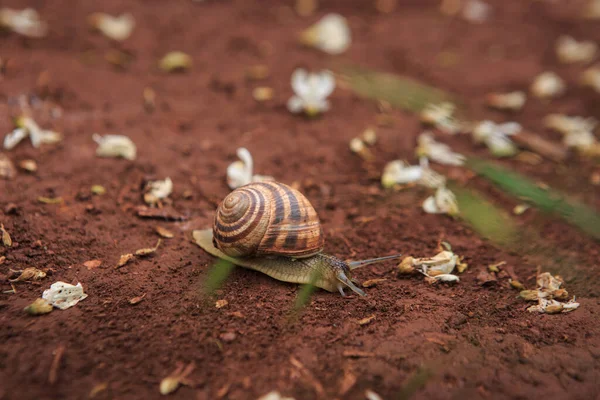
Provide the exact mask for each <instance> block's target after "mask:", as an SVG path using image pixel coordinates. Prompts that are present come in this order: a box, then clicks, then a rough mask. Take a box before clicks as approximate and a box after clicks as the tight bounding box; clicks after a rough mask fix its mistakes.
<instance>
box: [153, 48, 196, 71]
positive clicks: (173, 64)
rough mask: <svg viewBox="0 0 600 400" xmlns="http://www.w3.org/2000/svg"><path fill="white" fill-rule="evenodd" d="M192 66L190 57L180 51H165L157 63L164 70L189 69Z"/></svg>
mask: <svg viewBox="0 0 600 400" xmlns="http://www.w3.org/2000/svg"><path fill="white" fill-rule="evenodd" d="M191 66H192V57H190V56H189V55H188V54H186V53H184V52H182V51H171V52H169V53H167V54H166V55H165V56H164V57H163V58H162V59H161V60H160V63H159V67H160V69H162V70H163V71H166V72H177V71H184V70H186V69H189V68H190V67H191Z"/></svg>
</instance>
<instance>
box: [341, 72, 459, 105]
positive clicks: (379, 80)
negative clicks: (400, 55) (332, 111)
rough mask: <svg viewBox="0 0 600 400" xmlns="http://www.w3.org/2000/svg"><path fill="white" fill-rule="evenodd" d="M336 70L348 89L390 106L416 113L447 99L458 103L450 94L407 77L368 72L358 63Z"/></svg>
mask: <svg viewBox="0 0 600 400" xmlns="http://www.w3.org/2000/svg"><path fill="white" fill-rule="evenodd" d="M339 70H340V72H341V74H342V77H343V78H344V79H345V80H346V82H347V83H348V84H349V86H350V88H351V89H352V90H353V91H354V92H356V93H357V94H358V95H359V96H363V97H367V98H370V99H375V100H384V101H386V102H388V103H390V105H392V106H393V107H399V108H402V109H404V110H407V111H411V112H419V111H421V110H422V109H423V108H424V107H425V106H426V105H427V104H430V103H432V104H439V103H442V102H447V101H449V102H452V103H454V104H457V99H456V98H454V97H453V96H452V95H450V94H449V93H446V92H444V91H442V90H440V89H438V88H435V87H433V86H429V85H426V84H424V83H421V82H418V81H416V80H414V79H411V78H408V77H403V76H398V75H394V74H386V73H381V72H376V71H370V70H368V69H365V68H360V67H357V66H344V67H341V68H340V69H339Z"/></svg>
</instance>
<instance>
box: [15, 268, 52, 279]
mask: <svg viewBox="0 0 600 400" xmlns="http://www.w3.org/2000/svg"><path fill="white" fill-rule="evenodd" d="M17 272H20V275H19V276H18V277H16V278H15V279H10V282H25V281H39V280H40V279H44V278H45V277H46V273H45V272H44V271H42V270H41V269H37V268H33V267H29V268H25V269H24V270H22V271H17Z"/></svg>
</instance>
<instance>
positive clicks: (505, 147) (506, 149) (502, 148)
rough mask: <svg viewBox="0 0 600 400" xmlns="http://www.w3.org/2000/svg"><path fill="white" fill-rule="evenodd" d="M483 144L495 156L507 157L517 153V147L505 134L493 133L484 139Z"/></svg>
mask: <svg viewBox="0 0 600 400" xmlns="http://www.w3.org/2000/svg"><path fill="white" fill-rule="evenodd" d="M485 144H486V145H487V147H488V148H489V149H490V151H491V152H492V154H493V155H494V156H496V157H507V156H512V155H514V154H516V153H517V147H516V146H515V145H514V143H513V142H512V141H511V140H510V139H509V138H508V137H506V136H504V135H502V134H494V135H491V136H489V137H488V138H487V139H486V140H485Z"/></svg>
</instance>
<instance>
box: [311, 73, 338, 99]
mask: <svg viewBox="0 0 600 400" xmlns="http://www.w3.org/2000/svg"><path fill="white" fill-rule="evenodd" d="M318 77H319V83H318V88H317V92H316V93H315V95H316V96H317V97H318V98H320V99H325V98H326V97H328V96H329V95H330V94H331V93H332V92H333V90H334V89H335V77H334V76H333V74H332V73H331V72H330V71H323V72H321V73H320V74H319V75H318Z"/></svg>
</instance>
